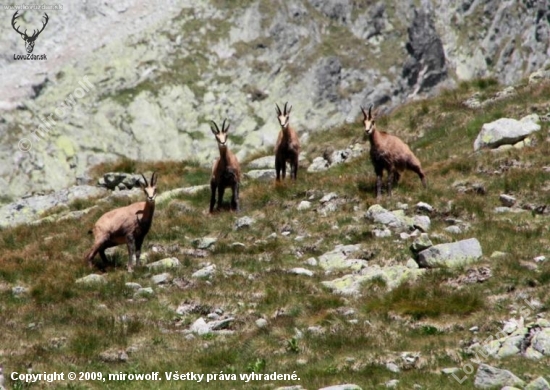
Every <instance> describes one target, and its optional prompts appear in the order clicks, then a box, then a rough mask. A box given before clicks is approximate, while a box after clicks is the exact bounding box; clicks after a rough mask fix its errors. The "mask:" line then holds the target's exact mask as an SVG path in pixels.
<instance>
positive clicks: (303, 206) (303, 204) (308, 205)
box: [298, 200, 311, 210]
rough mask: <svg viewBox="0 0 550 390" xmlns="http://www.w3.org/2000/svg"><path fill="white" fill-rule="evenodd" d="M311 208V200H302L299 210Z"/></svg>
mask: <svg viewBox="0 0 550 390" xmlns="http://www.w3.org/2000/svg"><path fill="white" fill-rule="evenodd" d="M310 208H311V202H309V201H307V200H303V201H301V202H300V204H299V205H298V210H308V209H310Z"/></svg>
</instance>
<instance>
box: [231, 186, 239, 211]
mask: <svg viewBox="0 0 550 390" xmlns="http://www.w3.org/2000/svg"><path fill="white" fill-rule="evenodd" d="M232 192H233V193H232V194H231V209H232V210H235V211H237V212H238V211H239V183H235V184H233V188H232Z"/></svg>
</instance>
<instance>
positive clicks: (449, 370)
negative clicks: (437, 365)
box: [441, 367, 462, 375]
mask: <svg viewBox="0 0 550 390" xmlns="http://www.w3.org/2000/svg"><path fill="white" fill-rule="evenodd" d="M459 371H462V370H461V369H460V368H459V367H449V368H443V369H441V373H442V374H445V375H452V374H456V373H457V372H459Z"/></svg>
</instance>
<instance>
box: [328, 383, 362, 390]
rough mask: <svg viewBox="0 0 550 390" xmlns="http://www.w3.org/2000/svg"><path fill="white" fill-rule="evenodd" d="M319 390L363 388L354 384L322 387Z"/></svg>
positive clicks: (358, 389) (360, 389) (354, 389)
mask: <svg viewBox="0 0 550 390" xmlns="http://www.w3.org/2000/svg"><path fill="white" fill-rule="evenodd" d="M319 390H362V388H361V387H359V386H357V385H354V384H345V385H334V386H328V387H322V388H320V389H319Z"/></svg>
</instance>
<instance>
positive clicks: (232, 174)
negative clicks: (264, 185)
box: [210, 119, 241, 213]
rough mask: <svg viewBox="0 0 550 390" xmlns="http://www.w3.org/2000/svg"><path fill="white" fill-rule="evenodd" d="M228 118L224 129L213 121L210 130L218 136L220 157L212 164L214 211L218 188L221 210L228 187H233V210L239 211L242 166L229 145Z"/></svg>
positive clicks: (211, 208)
mask: <svg viewBox="0 0 550 390" xmlns="http://www.w3.org/2000/svg"><path fill="white" fill-rule="evenodd" d="M226 121H227V119H224V120H223V123H222V129H221V130H220V128H219V127H218V125H217V124H216V122H214V121H212V126H210V130H212V133H213V134H214V136H215V137H216V141H217V142H218V149H219V151H220V157H219V158H217V159H216V161H214V164H213V166H212V178H211V179H210V191H211V196H210V212H211V213H212V212H213V211H214V205H215V203H216V190H217V191H218V207H217V209H218V210H220V208H221V206H222V201H223V193H224V191H225V189H226V188H227V187H231V191H232V196H231V210H235V211H239V185H240V183H241V166H240V165H239V160H237V157H236V156H235V155H234V154H233V153H232V152H231V151H230V150H229V148H228V147H227V130H229V123H228V124H227V126H226V124H225V123H226Z"/></svg>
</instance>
